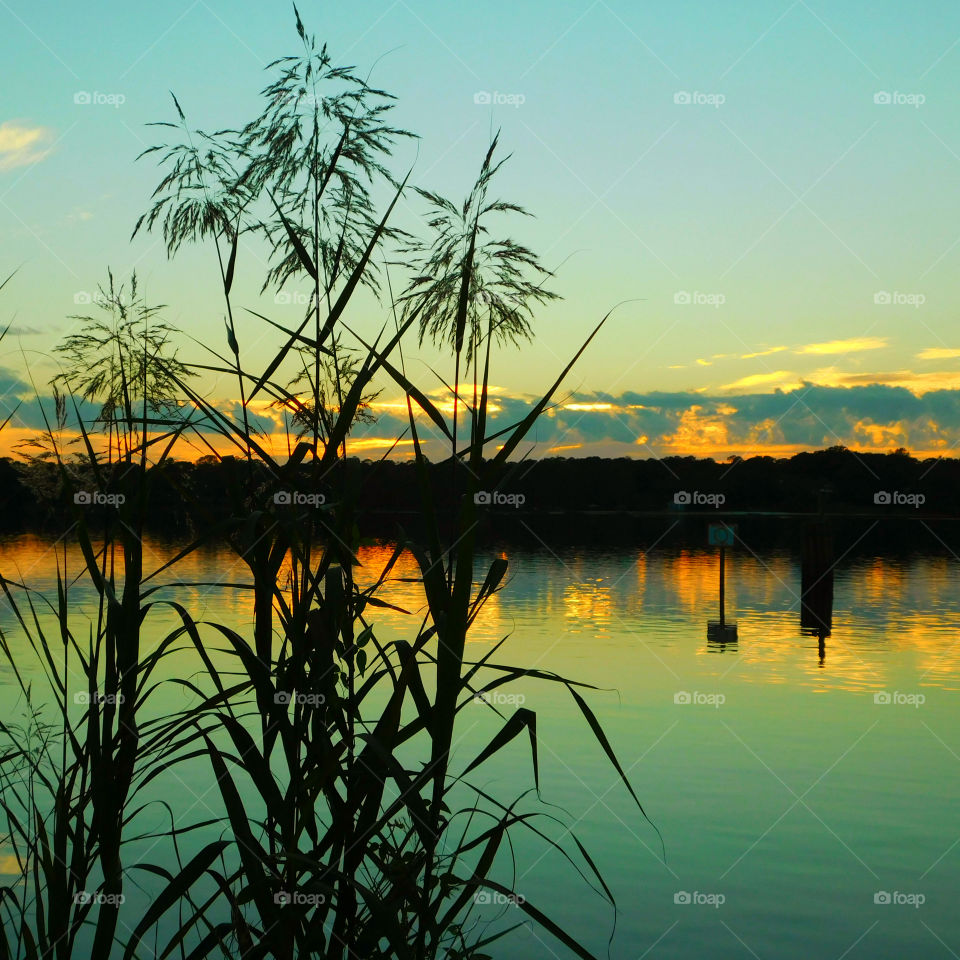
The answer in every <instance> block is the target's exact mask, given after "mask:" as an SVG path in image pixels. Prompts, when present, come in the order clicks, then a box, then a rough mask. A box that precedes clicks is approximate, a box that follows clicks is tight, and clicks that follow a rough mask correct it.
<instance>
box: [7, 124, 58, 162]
mask: <svg viewBox="0 0 960 960" xmlns="http://www.w3.org/2000/svg"><path fill="white" fill-rule="evenodd" d="M52 139H53V132H52V131H51V130H48V129H47V128H46V127H27V126H24V125H22V124H20V123H18V122H17V121H15V120H7V121H6V122H5V123H0V170H12V169H13V168H14V167H26V166H29V165H30V164H32V163H39V162H40V161H41V160H43V158H44V157H46V156H47V155H48V154H49V153H50V151H51V150H52V149H53V148H52V147H50V146H48V145H47V144H49V142H50V141H51V140H52Z"/></svg>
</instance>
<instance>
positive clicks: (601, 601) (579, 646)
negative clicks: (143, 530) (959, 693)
mask: <svg viewBox="0 0 960 960" xmlns="http://www.w3.org/2000/svg"><path fill="white" fill-rule="evenodd" d="M178 549H179V547H178V546H177V545H175V544H165V543H161V542H152V543H149V544H148V552H147V564H145V566H146V567H147V568H148V569H159V568H160V567H162V566H163V564H165V563H167V562H168V561H169V560H170V559H171V558H172V557H173V556H174V555H175V554H176V552H177V550H178ZM824 549H825V548H824V547H823V545H822V544H821V545H820V546H816V544H815V545H814V547H805V550H806V551H807V553H805V555H804V556H801V557H800V558H797V557H794V556H790V555H788V554H787V553H784V552H775V553H771V554H769V555H766V556H759V555H754V554H752V553H750V552H749V551H747V550H732V551H729V552H728V553H727V556H726V607H727V610H728V616H729V617H730V619H731V620H733V619H735V620H736V622H737V624H738V639H739V642H738V643H720V642H713V641H711V640H710V639H707V640H706V641H705V639H704V632H703V630H704V628H703V624H704V620H705V619H706V618H708V617H711V615H713V617H715V616H716V614H715V613H714V611H716V610H717V603H718V569H717V553H716V551H715V550H711V549H702V550H696V549H681V550H674V551H672V552H669V553H668V552H651V553H645V552H643V551H641V550H633V551H624V550H620V551H592V552H584V551H579V552H576V551H570V552H568V553H566V554H553V553H550V552H546V551H543V552H532V551H524V550H520V549H512V548H511V549H508V550H506V551H505V552H503V553H501V552H500V551H491V552H490V553H489V554H488V555H484V556H482V557H481V558H480V560H479V562H478V564H477V574H476V575H477V578H478V581H480V580H482V578H483V577H484V576H485V574H486V570H487V568H488V566H489V563H490V562H491V561H492V560H493V559H494V558H495V557H496V556H506V557H508V559H509V560H510V572H509V574H508V580H507V584H506V589H505V590H504V591H503V592H501V593H498V594H496V595H494V596H493V597H491V598H490V600H489V601H488V602H487V604H486V606H485V608H484V609H483V611H482V612H481V614H480V615H479V617H478V618H477V621H476V623H475V626H474V629H473V633H472V636H471V640H472V641H473V642H475V643H477V644H487V645H489V644H493V643H496V642H498V641H499V640H501V639H502V638H503V637H504V636H506V635H507V634H510V633H513V634H515V636H514V637H513V638H512V640H511V642H512V643H519V644H524V643H533V641H532V640H531V637H534V636H540V637H542V638H543V639H544V645H543V650H544V651H546V650H547V649H548V647H549V650H550V651H551V652H550V654H549V656H550V657H552V658H553V659H554V660H555V661H557V663H560V664H562V662H563V661H564V660H568V659H569V658H571V657H574V658H576V659H582V658H585V657H589V656H590V654H591V651H594V652H595V650H596V649H597V645H600V646H605V647H606V646H616V647H622V646H626V647H630V646H631V645H633V646H636V645H643V646H646V647H648V648H651V649H652V648H657V647H664V648H672V647H676V646H677V645H684V646H686V645H688V644H690V643H694V642H695V643H696V645H697V646H696V653H697V654H701V653H704V654H705V653H724V654H725V655H726V656H727V657H728V659H737V660H738V661H739V664H738V667H737V669H738V671H739V672H740V673H741V674H742V676H743V678H744V679H745V680H749V681H752V682H762V683H768V684H782V683H787V682H792V683H801V684H815V685H816V686H817V688H818V689H822V690H825V689H846V690H852V689H864V688H869V687H874V688H875V687H876V686H877V685H878V684H882V683H884V682H885V679H884V677H885V670H886V664H887V663H888V662H889V661H890V659H891V658H892V657H893V656H894V655H896V656H897V657H898V658H899V659H900V662H901V664H902V665H903V666H904V668H909V669H910V670H911V671H913V672H915V673H916V675H917V684H918V685H922V686H942V687H944V688H947V689H956V688H957V687H958V679H957V674H958V670H957V667H958V661H960V643H958V641H957V640H956V627H957V624H958V622H960V595H958V592H957V590H956V585H957V577H956V564H955V563H954V562H953V561H951V560H948V559H945V558H942V557H932V558H929V557H906V558H904V557H899V558H897V557H871V558H867V559H860V560H856V561H853V562H849V563H843V562H841V563H840V565H839V566H838V567H837V569H836V572H835V574H833V575H831V576H830V577H829V578H825V577H824V576H823V570H822V569H821V568H822V567H824V566H829V567H830V568H831V569H832V562H833V561H832V555H830V554H829V553H823V552H821V553H817V552H816V551H817V550H821V551H823V550H824ZM392 551H393V547H392V545H390V544H372V545H366V546H363V547H361V548H360V549H359V551H358V558H359V560H360V566H359V567H357V568H356V570H355V576H356V579H357V581H358V583H359V584H360V585H361V586H366V585H369V584H372V583H374V582H376V581H377V580H378V579H379V577H380V575H381V573H382V571H383V569H384V568H385V566H386V564H387V563H388V562H389V560H390V557H391V554H392ZM811 557H812V559H811ZM58 565H59V569H60V571H61V574H63V573H64V572H65V574H66V578H67V581H68V583H73V586H72V587H71V598H72V600H71V605H72V609H73V610H74V612H75V615H76V616H77V617H78V618H83V617H84V616H85V615H89V614H90V613H92V612H93V611H92V608H90V601H92V600H93V599H94V593H93V591H92V589H91V588H90V586H89V584H88V583H87V582H86V580H85V579H84V578H83V577H82V576H81V572H82V558H81V557H80V554H79V550H78V549H77V548H76V546H75V545H72V544H64V543H62V542H61V543H54V542H52V541H49V540H45V539H43V538H41V537H36V536H31V535H25V536H19V537H16V538H11V539H7V540H4V541H0V573H2V574H3V576H5V577H6V578H8V579H9V580H13V581H17V582H25V583H28V584H29V585H30V587H31V588H33V589H34V590H39V591H41V592H44V593H46V594H47V595H48V596H49V597H53V596H55V593H56V583H57V572H58ZM418 576H419V573H418V569H417V565H416V562H415V560H414V558H413V557H412V556H411V555H410V554H406V553H405V554H403V555H402V556H401V557H400V559H399V560H398V561H397V563H396V564H395V566H394V568H393V570H392V571H391V575H390V578H389V579H388V581H387V582H386V583H385V584H384V587H383V591H382V597H383V599H385V600H387V601H388V602H390V603H392V604H395V605H396V606H398V607H401V608H402V609H404V610H406V611H408V612H409V614H408V615H405V614H402V613H399V612H396V611H392V610H385V609H383V610H381V609H378V610H377V611H376V618H375V619H376V622H377V624H378V628H379V629H381V630H383V631H385V632H390V633H393V632H395V633H399V634H402V635H409V633H410V632H412V631H415V630H416V629H417V627H418V626H419V623H420V621H421V619H422V618H423V616H424V615H425V612H426V606H425V602H424V597H423V591H422V587H421V585H420V584H419V583H418V582H417V579H418ZM77 577H79V579H77V580H76V582H73V581H74V579H75V578H77ZM828 579H829V582H828ZM249 583H250V578H249V573H248V571H247V569H246V567H245V565H244V564H243V562H242V561H241V560H240V559H239V558H238V557H237V556H236V555H235V554H234V553H233V551H232V550H230V549H229V548H228V547H226V546H223V547H214V546H209V547H205V548H203V549H201V550H197V551H194V552H193V553H191V554H188V555H187V556H186V557H185V558H184V559H183V560H181V561H179V562H178V563H177V564H176V566H175V567H173V568H171V569H168V570H165V571H163V572H162V573H160V574H159V575H158V576H156V577H155V578H154V579H153V580H152V581H151V583H150V585H151V586H161V585H162V589H161V590H159V591H158V592H157V594H156V595H155V598H156V599H158V600H163V599H173V598H174V597H175V598H176V599H177V601H178V602H179V603H181V604H183V606H185V607H186V608H187V609H188V610H189V611H190V613H191V615H192V616H194V617H195V618H196V619H198V620H199V619H206V620H214V621H222V622H225V623H230V624H231V625H233V626H234V627H236V628H237V629H238V630H240V631H241V632H244V631H248V630H249V628H250V626H251V624H252V618H253V597H252V593H251V592H250V590H249ZM818 584H824V586H823V587H822V588H821V587H819V586H818ZM818 590H819V592H818ZM85 608H86V609H85ZM151 618H152V619H151V622H152V624H153V625H154V626H155V627H156V629H157V631H158V636H159V635H160V630H161V628H163V627H166V628H169V627H170V625H171V624H176V623H177V616H176V614H175V612H174V611H172V610H171V609H170V608H164V607H163V606H162V605H158V607H157V608H156V609H155V610H154V611H152V612H151ZM0 624H2V626H3V628H4V629H5V631H7V632H10V633H11V638H12V640H13V642H14V646H16V643H17V639H18V638H17V631H16V630H15V629H13V628H14V626H15V624H14V620H13V615H12V612H11V611H10V609H9V607H8V605H7V604H6V602H4V603H3V605H2V607H0ZM518 627H522V630H521V629H518ZM77 629H78V630H79V626H78V628H77ZM715 639H716V638H715ZM547 640H549V644H547ZM538 642H539V641H538ZM533 645H534V646H536V645H537V644H535V643H534V644H533ZM521 649H522V648H521ZM538 649H539V647H538ZM544 655H546V653H544ZM607 679H608V680H609V679H610V678H607Z"/></svg>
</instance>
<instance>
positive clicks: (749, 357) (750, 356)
mask: <svg viewBox="0 0 960 960" xmlns="http://www.w3.org/2000/svg"><path fill="white" fill-rule="evenodd" d="M786 349H787V348H786V347H770V348H769V349H768V350H757V351H756V353H745V354H743V355H742V356H741V357H740V359H741V360H753V358H754V357H769V356H770V354H771V353H783V351H784V350H786Z"/></svg>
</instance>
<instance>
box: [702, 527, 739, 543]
mask: <svg viewBox="0 0 960 960" xmlns="http://www.w3.org/2000/svg"><path fill="white" fill-rule="evenodd" d="M736 541H737V525H736V524H735V523H711V524H710V525H709V526H708V527H707V543H709V544H710V546H711V547H732V546H733V545H734V544H735V543H736Z"/></svg>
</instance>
